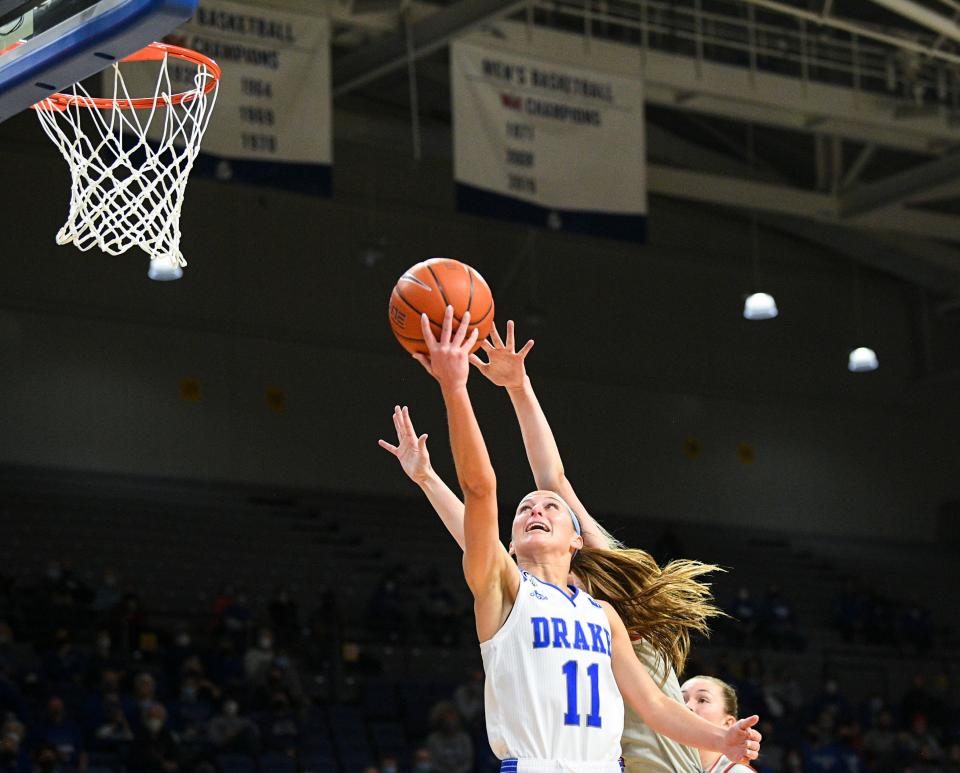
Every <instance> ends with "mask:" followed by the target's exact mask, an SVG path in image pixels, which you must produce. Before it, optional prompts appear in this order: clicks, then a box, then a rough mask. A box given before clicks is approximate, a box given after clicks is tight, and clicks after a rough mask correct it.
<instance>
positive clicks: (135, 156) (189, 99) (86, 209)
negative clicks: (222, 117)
mask: <svg viewBox="0 0 960 773" xmlns="http://www.w3.org/2000/svg"><path fill="white" fill-rule="evenodd" d="M171 58H172V57H171V56H170V55H169V54H165V55H164V56H163V58H162V60H157V61H155V62H152V64H155V65H156V66H159V68H160V70H159V74H158V76H157V81H156V92H155V93H156V99H155V100H149V99H147V100H145V99H143V98H141V99H139V100H136V101H134V100H132V99H131V95H130V94H129V93H128V92H127V86H126V83H125V82H124V79H123V74H122V73H121V71H120V69H121V64H120V63H116V64H114V65H113V78H112V81H113V95H112V102H113V104H112V106H111V107H109V108H106V109H104V108H102V107H97V106H95V103H94V100H93V98H92V97H91V96H90V94H89V93H88V92H87V90H86V89H85V88H84V87H83V86H82V85H81V84H76V85H75V86H73V87H72V89H71V90H70V91H69V92H66V93H65V96H66V97H67V100H66V106H65V107H63V104H64V100H63V99H62V98H61V99H60V100H59V104H60V107H57V106H55V104H54V102H53V101H52V100H49V99H48V100H45V101H44V102H41V103H40V104H39V105H38V106H37V107H38V108H39V109H37V110H36V111H35V112H36V113H37V115H38V116H39V118H40V123H41V125H42V126H43V129H44V131H45V132H46V133H47V136H49V137H50V139H51V140H53V142H54V144H55V145H56V146H57V147H58V148H59V150H60V153H61V154H62V155H63V157H64V158H65V159H66V160H67V164H69V166H70V174H71V186H70V212H69V215H68V216H67V222H66V223H64V225H63V227H62V228H61V229H60V230H59V231H58V232H57V243H58V244H68V243H70V242H73V243H74V244H75V245H76V246H77V247H78V248H80V249H81V250H89V249H91V248H93V247H99V248H100V249H101V250H103V251H104V252H107V253H109V254H111V255H119V254H120V253H123V252H126V251H127V250H129V249H130V248H131V247H139V248H140V249H142V250H144V252H146V253H147V254H148V255H149V256H150V259H151V262H152V265H164V266H168V267H169V268H170V269H171V270H174V271H177V272H179V271H180V268H181V267H183V266H186V265H187V262H186V260H184V257H183V254H182V253H181V251H180V211H181V208H182V207H183V197H184V191H185V189H186V185H187V178H188V176H189V174H190V170H191V169H192V167H193V163H194V161H195V159H196V157H197V153H198V151H199V149H200V141H201V139H202V138H203V133H204V131H205V130H206V128H207V124H208V123H209V121H210V116H211V114H212V111H213V105H214V102H215V101H216V96H217V87H218V84H214V86H213V89H212V90H211V91H210V93H209V94H208V93H207V89H208V88H210V84H211V82H213V81H215V80H216V75H215V74H214V73H212V72H211V71H210V70H209V69H208V68H207V67H206V66H205V65H202V64H196V65H195V66H196V68H197V72H196V75H195V76H194V78H193V86H192V87H191V88H189V89H188V90H187V96H186V97H185V98H184V99H183V100H182V101H180V102H178V101H177V100H176V99H175V98H173V97H172V95H174V94H175V93H177V92H175V91H174V89H173V84H172V83H171V76H170V73H169V71H168V62H169V60H170V59H171ZM175 61H178V65H182V62H180V61H179V60H175ZM137 66H139V67H143V66H147V65H145V64H142V63H138V64H137ZM108 98H109V95H108ZM135 102H139V103H140V106H141V108H142V109H139V110H138V109H137V108H136V107H135V106H134V104H131V103H135ZM144 103H146V104H147V105H149V106H148V107H145V108H144V107H142V106H143V104H144ZM151 103H152V104H151Z"/></svg>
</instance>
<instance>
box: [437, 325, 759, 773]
mask: <svg viewBox="0 0 960 773" xmlns="http://www.w3.org/2000/svg"><path fill="white" fill-rule="evenodd" d="M468 322H469V315H464V318H463V321H462V323H461V324H460V325H459V326H458V328H457V331H456V332H454V331H453V309H452V307H448V308H447V311H446V314H445V316H444V322H443V326H442V329H441V334H440V338H439V340H437V339H436V338H434V336H433V333H432V331H431V330H430V324H429V321H428V319H427V318H426V316H424V317H423V319H422V323H423V324H422V327H423V337H424V340H425V342H426V344H427V348H428V350H429V354H430V356H429V361H428V362H427V363H426V365H427V366H428V367H429V370H430V372H431V375H433V377H434V378H435V379H436V380H437V382H438V383H439V384H440V388H441V392H442V394H443V399H444V404H445V406H446V409H447V419H448V425H449V432H450V444H451V447H452V449H453V458H454V462H455V465H456V469H457V477H458V479H459V482H460V486H461V489H462V490H463V492H464V519H463V540H464V556H463V570H464V576H465V578H466V580H467V585H468V586H469V588H470V590H471V592H472V594H473V596H474V614H475V620H476V626H477V635H478V638H479V640H480V642H481V645H480V648H481V654H482V657H483V661H484V666H485V669H486V673H487V682H486V691H485V705H486V712H487V734H488V737H489V740H490V743H491V746H492V748H493V750H494V752H495V753H496V754H497V755H498V756H499V757H500V758H501V759H502V760H503V761H504V762H503V766H502V768H501V769H502V770H506V771H516V772H517V773H539V772H540V771H551V772H553V771H557V772H558V773H559V771H566V770H574V771H577V772H578V773H594V772H595V773H605V772H606V771H610V773H614V771H617V770H619V767H620V765H619V762H618V758H619V756H620V735H621V732H622V730H623V702H622V700H621V699H620V694H622V695H623V697H624V698H625V699H626V700H627V701H628V702H629V703H630V705H631V706H632V707H633V708H634V709H635V710H636V711H637V712H638V713H639V714H640V715H641V717H643V719H644V721H645V722H646V723H647V724H648V725H649V726H650V727H652V728H653V729H655V730H656V731H657V732H660V733H663V734H664V735H668V736H670V737H671V738H674V739H675V740H677V741H679V742H681V743H685V744H688V745H692V746H696V747H697V748H704V749H713V750H716V751H720V752H722V753H724V754H726V756H728V757H730V758H732V759H741V758H744V757H746V758H750V759H753V758H755V757H756V756H757V750H758V749H759V741H760V735H759V733H757V732H756V731H755V730H753V729H751V728H752V726H753V725H755V724H756V722H757V720H758V718H757V717H755V716H754V717H749V718H747V719H742V720H739V721H738V722H736V723H734V724H733V725H731V726H730V727H729V728H726V729H722V728H720V727H718V726H716V725H711V724H710V723H709V722H706V721H705V720H703V719H701V718H699V717H696V715H694V714H692V713H690V712H689V711H687V710H686V709H685V708H684V707H682V706H681V705H680V704H678V703H676V702H675V701H672V700H670V699H669V698H667V697H666V696H665V695H664V694H663V693H662V692H660V690H658V689H657V687H656V685H655V684H654V683H653V680H652V679H651V678H650V675H649V674H648V673H647V672H646V670H645V669H644V668H643V667H642V666H641V665H640V663H639V662H638V661H637V659H636V657H635V656H634V653H633V650H632V648H631V646H630V640H629V637H628V635H627V631H626V628H625V627H624V625H623V622H622V621H621V619H620V617H619V616H618V615H617V613H616V612H615V611H614V609H613V607H612V606H611V605H610V604H608V603H606V602H596V601H594V600H593V599H592V598H590V597H589V596H588V595H587V594H586V593H581V592H579V591H578V589H577V588H576V587H574V586H566V580H567V576H568V574H569V573H570V570H571V559H572V557H573V556H574V554H576V553H578V552H580V553H581V555H585V556H590V555H591V554H594V553H596V552H597V551H595V550H593V549H590V548H584V546H583V537H582V536H581V534H580V526H579V523H578V521H577V517H576V515H575V514H574V513H573V511H572V510H570V509H569V508H567V506H566V504H565V503H564V502H563V500H562V499H561V498H560V497H559V496H558V495H557V494H556V493H554V492H548V491H537V492H534V493H533V494H530V495H528V496H526V497H524V499H523V500H522V501H521V503H520V505H519V506H518V508H517V512H516V515H515V517H514V520H513V528H512V532H511V533H512V540H511V544H510V549H511V552H512V553H513V554H514V555H515V556H516V559H517V561H516V563H514V561H513V560H512V559H511V557H510V554H508V552H507V551H506V550H505V549H504V547H503V545H502V544H501V543H500V538H499V530H498V524H497V500H496V477H495V474H494V472H493V468H492V466H491V465H490V459H489V456H488V454H487V450H486V445H485V443H484V440H483V436H482V434H481V432H480V428H479V426H478V424H477V421H476V417H475V416H474V413H473V408H472V405H471V402H470V397H469V394H468V391H467V377H468V375H469V370H470V365H469V362H468V359H467V356H468V353H469V351H470V349H471V348H472V346H473V344H474V343H475V341H476V335H477V334H476V331H474V332H473V333H472V334H471V335H470V336H469V337H466V331H467V329H468ZM465 339H466V340H465ZM611 560H613V559H611ZM615 570H616V563H615V561H614V562H613V563H610V562H609V561H608V562H607V563H606V565H601V564H600V563H598V564H591V563H589V562H583V563H582V565H578V576H580V577H581V579H584V580H585V581H586V582H590V581H600V582H602V581H604V580H612V579H613V572H614V571H615ZM565 586H566V587H567V589H566V590H564V589H563V588H564V587H565ZM618 690H619V694H618ZM517 759H519V762H517Z"/></svg>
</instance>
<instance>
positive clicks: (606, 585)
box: [570, 547, 736, 716]
mask: <svg viewBox="0 0 960 773" xmlns="http://www.w3.org/2000/svg"><path fill="white" fill-rule="evenodd" d="M570 571H571V572H573V573H574V574H575V575H576V576H577V577H578V578H579V579H580V581H581V583H582V585H583V588H584V590H585V591H586V592H587V593H589V594H590V595H591V596H593V597H594V598H596V599H599V600H601V601H607V602H609V603H610V604H611V605H612V606H613V608H614V609H615V610H616V611H617V614H619V615H620V618H621V619H622V620H623V623H624V625H625V626H626V628H627V631H628V632H629V634H630V636H631V637H632V638H635V639H643V640H644V641H645V642H647V643H648V644H649V645H650V646H651V647H652V648H653V649H654V650H655V651H656V652H657V653H658V654H659V655H660V656H661V657H662V658H663V660H664V662H665V663H667V664H669V665H671V666H672V667H673V670H674V671H676V673H678V674H680V673H682V672H683V667H684V665H685V664H686V661H687V655H688V654H689V652H690V634H691V632H692V631H697V632H699V633H701V634H703V635H704V636H709V635H710V626H709V625H708V624H707V620H708V619H709V618H711V617H716V616H719V615H723V614H724V613H723V612H722V611H721V610H720V609H718V608H717V606H716V605H715V604H714V603H713V594H712V593H711V591H710V586H709V585H708V584H707V583H704V582H701V581H700V579H699V578H700V577H702V576H703V575H705V574H709V573H711V572H716V571H722V570H721V569H720V567H718V566H714V565H713V564H703V563H701V562H699V561H671V562H670V563H669V564H667V565H666V566H665V567H663V568H661V567H660V566H659V564H657V562H656V560H655V559H654V558H653V556H651V555H650V554H649V553H648V552H647V551H645V550H637V549H632V548H619V549H604V548H587V547H584V548H582V549H581V550H580V551H578V552H577V554H576V555H575V556H574V557H573V561H572V563H571V567H570ZM664 679H666V675H664ZM735 701H736V696H735V695H734V702H735ZM734 716H736V715H735V714H734Z"/></svg>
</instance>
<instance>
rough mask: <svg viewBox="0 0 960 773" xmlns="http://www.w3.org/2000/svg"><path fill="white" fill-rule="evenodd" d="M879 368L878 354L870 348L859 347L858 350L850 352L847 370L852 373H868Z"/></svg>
mask: <svg viewBox="0 0 960 773" xmlns="http://www.w3.org/2000/svg"><path fill="white" fill-rule="evenodd" d="M879 367H880V361H879V360H878V359H877V353H876V352H875V351H873V349H871V348H870V347H869V346H858V347H857V348H856V349H851V350H850V358H849V360H847V369H848V370H849V371H850V372H851V373H866V372H868V371H871V370H876V369H877V368H879Z"/></svg>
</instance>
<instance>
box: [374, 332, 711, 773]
mask: <svg viewBox="0 0 960 773" xmlns="http://www.w3.org/2000/svg"><path fill="white" fill-rule="evenodd" d="M491 336H492V338H493V343H492V344H490V343H487V342H483V343H482V344H481V346H483V348H484V349H485V350H486V351H487V354H488V358H489V362H487V363H484V362H483V361H482V360H480V359H479V358H478V357H476V356H475V355H471V361H472V362H473V364H474V365H476V366H477V367H478V369H479V370H480V371H481V372H482V373H483V374H484V375H485V376H486V377H487V378H488V379H489V380H490V381H492V382H493V383H494V384H496V385H497V386H502V387H505V388H506V389H507V392H508V394H509V395H510V399H511V402H512V403H513V406H514V410H515V411H516V414H517V418H518V419H519V422H520V426H521V431H522V433H523V439H524V445H525V447H526V451H527V457H528V459H529V461H530V466H531V468H532V470H533V473H534V479H535V480H536V483H537V486H538V487H540V488H541V489H546V490H553V491H557V492H560V493H561V494H562V496H563V498H564V500H565V501H566V502H568V503H569V504H570V506H571V508H572V509H573V510H574V512H575V513H576V515H577V516H578V519H579V521H580V524H581V526H582V528H583V540H584V545H585V546H586V547H588V548H597V549H602V550H618V551H619V552H621V555H622V556H623V557H624V558H630V559H632V560H633V561H634V562H635V565H634V566H633V567H631V570H632V571H631V574H632V575H633V576H632V578H631V579H630V588H629V593H628V595H629V596H630V597H631V598H633V597H641V598H642V602H641V604H640V605H635V604H634V605H631V606H632V608H630V609H627V610H624V609H623V608H622V607H621V605H620V604H618V603H617V597H618V596H619V597H621V598H622V597H623V595H624V593H623V592H622V590H621V589H616V591H620V592H619V593H617V592H616V591H614V593H612V594H609V595H608V593H605V592H604V591H605V590H611V589H609V588H603V587H596V586H594V587H587V590H588V591H589V592H591V593H592V594H593V595H594V596H595V597H597V598H601V599H605V600H608V601H611V602H612V603H613V605H614V607H615V608H616V609H617V610H618V612H619V613H620V614H621V616H622V617H623V619H624V622H625V624H626V625H627V628H628V630H629V632H630V634H631V638H632V639H633V647H634V651H635V653H636V656H637V658H638V659H639V660H640V662H641V663H643V665H644V667H645V668H646V669H647V671H648V672H649V673H650V675H651V676H652V677H653V679H654V681H655V682H656V684H657V685H658V686H659V687H660V689H661V690H662V691H663V693H664V694H665V695H667V696H668V697H670V698H671V699H673V700H675V701H676V702H677V703H683V698H682V696H681V694H680V684H679V681H678V679H677V671H680V670H682V668H683V664H684V661H685V660H686V656H687V653H688V651H689V647H690V631H691V630H698V631H701V632H705V631H706V630H708V629H707V623H706V620H707V618H708V617H709V616H711V615H714V614H717V613H718V610H717V609H716V608H715V607H714V606H713V605H712V604H711V603H710V593H709V589H708V588H707V586H705V585H703V584H702V583H700V582H697V579H696V578H697V577H699V576H701V575H702V574H705V573H707V572H710V571H711V570H713V569H715V568H716V567H713V566H709V565H706V564H701V563H699V562H695V561H678V562H673V563H671V564H670V565H669V566H667V567H665V568H664V569H663V570H661V569H660V568H659V567H658V566H657V564H656V562H655V561H654V559H653V557H652V556H650V555H649V554H648V553H646V552H645V551H641V550H631V551H624V550H622V545H621V544H620V543H619V542H618V541H617V540H615V539H614V538H613V537H612V536H610V534H608V533H607V531H606V530H605V529H603V527H602V526H600V524H598V523H597V522H596V521H595V520H594V519H593V518H592V517H591V516H590V514H589V512H587V510H586V508H585V507H584V506H583V504H582V503H581V502H580V499H579V498H578V497H577V495H576V493H575V492H574V491H573V487H572V486H571V484H570V482H569V481H568V480H567V478H566V475H565V474H564V469H563V465H562V462H561V459H560V453H559V451H558V449H557V444H556V441H555V439H554V437H553V433H552V431H551V429H550V425H549V423H548V422H547V419H546V416H545V415H544V414H543V411H542V409H541V408H540V404H539V402H538V401H537V398H536V395H535V394H534V392H533V387H532V386H531V384H530V380H529V378H527V375H526V371H525V367H524V360H525V358H526V356H527V354H528V353H529V351H530V349H531V348H532V347H533V341H528V342H527V343H526V344H525V345H524V347H523V348H522V349H521V350H520V351H519V352H517V351H516V350H515V345H514V325H513V322H512V321H509V322H507V331H506V343H504V341H503V340H502V339H501V338H500V335H499V333H498V332H497V330H496V328H494V329H493V330H492V331H491ZM420 362H421V364H423V365H424V366H425V367H428V365H429V363H427V362H425V360H424V359H420ZM428 369H429V367H428ZM393 420H394V426H395V427H396V430H397V438H398V445H397V446H393V445H392V444H390V443H386V442H384V441H380V445H381V446H382V447H383V448H385V449H387V450H388V451H390V452H391V453H393V454H394V455H395V456H397V457H398V459H399V460H400V463H401V466H402V467H403V469H404V471H405V472H406V473H407V475H408V476H409V477H410V478H411V479H412V480H413V481H414V482H415V483H417V485H418V486H420V488H421V489H422V490H423V492H424V493H425V494H426V496H427V498H428V499H429V501H430V503H431V504H432V505H433V507H434V509H435V510H436V511H437V513H438V514H439V515H440V517H441V519H442V520H443V522H444V524H445V525H446V526H447V528H448V530H449V531H450V533H451V534H452V535H453V537H454V538H455V539H456V540H457V543H458V544H459V545H460V546H461V548H462V547H463V526H462V524H463V504H462V503H461V502H460V500H459V499H458V498H457V496H456V494H454V493H453V491H451V490H450V488H449V487H448V486H446V484H445V483H444V482H443V481H442V480H441V479H440V477H439V476H438V475H437V474H436V473H435V472H434V471H433V468H432V467H431V466H430V458H429V454H428V453H427V449H426V435H423V436H421V437H419V438H418V437H417V435H416V432H415V431H414V429H413V424H412V422H411V420H410V415H409V412H408V410H407V409H406V408H403V409H401V408H400V407H399V406H398V407H397V408H396V409H395V410H394V416H393ZM574 571H575V572H576V571H577V570H576V567H575V568H574ZM581 584H582V583H581ZM621 584H622V583H621ZM622 747H623V757H624V762H625V764H626V769H627V771H628V773H632V771H638V772H639V771H644V773H668V771H669V773H698V772H699V771H700V754H699V752H698V751H697V750H696V749H692V748H690V747H689V746H685V745H683V744H679V743H677V742H676V741H673V740H672V739H670V738H667V737H666V736H663V735H660V734H658V733H656V732H655V731H653V730H652V729H651V728H650V727H648V726H647V725H646V723H644V721H643V720H642V719H641V718H640V716H639V715H637V713H636V712H634V711H632V710H631V709H630V707H629V706H627V707H626V716H625V725H624V733H623V738H622Z"/></svg>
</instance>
